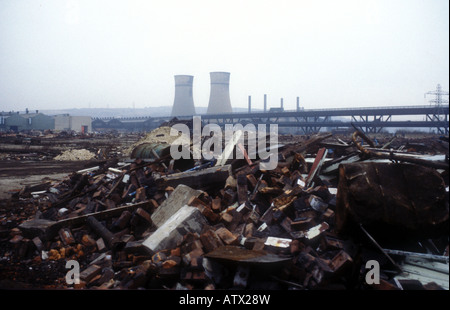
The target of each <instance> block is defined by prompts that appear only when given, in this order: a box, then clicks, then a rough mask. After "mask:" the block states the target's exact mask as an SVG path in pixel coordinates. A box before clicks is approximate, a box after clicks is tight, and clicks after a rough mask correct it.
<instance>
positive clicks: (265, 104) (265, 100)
mask: <svg viewBox="0 0 450 310" xmlns="http://www.w3.org/2000/svg"><path fill="white" fill-rule="evenodd" d="M264 112H267V95H266V94H264Z"/></svg>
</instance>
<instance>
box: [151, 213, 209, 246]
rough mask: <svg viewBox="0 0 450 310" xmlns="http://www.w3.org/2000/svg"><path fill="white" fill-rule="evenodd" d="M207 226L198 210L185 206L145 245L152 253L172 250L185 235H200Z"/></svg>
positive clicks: (152, 235) (154, 233)
mask: <svg viewBox="0 0 450 310" xmlns="http://www.w3.org/2000/svg"><path fill="white" fill-rule="evenodd" d="M206 224H207V221H206V219H205V217H204V216H203V215H202V214H201V212H200V211H199V210H198V209H197V208H195V207H190V206H187V205H185V206H183V207H181V208H180V209H179V210H178V211H177V212H176V213H175V214H173V215H172V216H171V217H170V218H169V219H168V220H167V221H166V222H165V223H164V224H162V225H161V226H160V227H159V228H158V229H157V230H156V231H155V232H153V234H151V235H150V236H149V237H148V238H147V239H146V240H145V241H144V242H143V245H144V246H145V247H146V248H147V249H148V250H149V252H150V253H156V252H158V251H161V250H164V249H171V248H174V247H176V246H177V244H178V243H180V242H181V241H182V240H183V236H184V235H186V234H187V233H189V232H191V233H200V232H201V230H202V228H203V226H204V225H206Z"/></svg>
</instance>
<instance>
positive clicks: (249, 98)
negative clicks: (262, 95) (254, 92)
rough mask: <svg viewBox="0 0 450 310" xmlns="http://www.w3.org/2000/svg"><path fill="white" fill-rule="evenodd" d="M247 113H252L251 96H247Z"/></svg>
mask: <svg viewBox="0 0 450 310" xmlns="http://www.w3.org/2000/svg"><path fill="white" fill-rule="evenodd" d="M248 113H252V96H248Z"/></svg>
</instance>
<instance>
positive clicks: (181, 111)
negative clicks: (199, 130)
mask: <svg viewBox="0 0 450 310" xmlns="http://www.w3.org/2000/svg"><path fill="white" fill-rule="evenodd" d="M193 81H194V77H193V76H192V75H175V99H174V102H173V107H172V116H185V115H195V106H194V99H193V97H192V83H193Z"/></svg>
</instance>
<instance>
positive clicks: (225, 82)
mask: <svg viewBox="0 0 450 310" xmlns="http://www.w3.org/2000/svg"><path fill="white" fill-rule="evenodd" d="M209 75H210V78H211V91H210V94H209V104H208V111H207V114H220V113H232V112H233V109H232V108H231V102H230V73H229V72H210V73H209Z"/></svg>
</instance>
